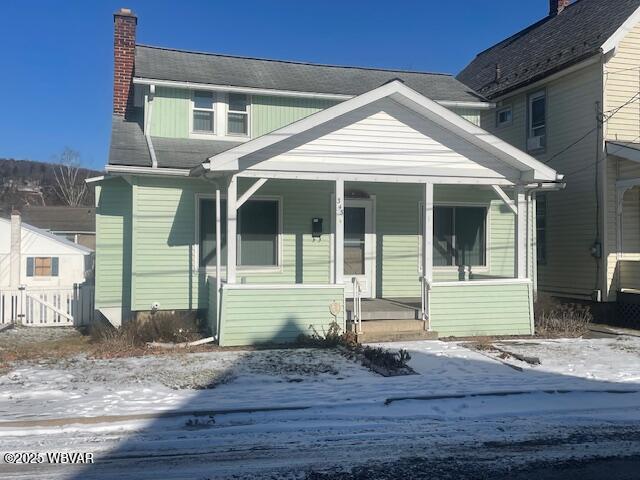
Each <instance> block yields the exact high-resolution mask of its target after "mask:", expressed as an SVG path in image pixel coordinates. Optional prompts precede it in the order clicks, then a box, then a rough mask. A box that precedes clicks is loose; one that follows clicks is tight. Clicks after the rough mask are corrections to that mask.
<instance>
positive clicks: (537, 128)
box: [527, 90, 547, 151]
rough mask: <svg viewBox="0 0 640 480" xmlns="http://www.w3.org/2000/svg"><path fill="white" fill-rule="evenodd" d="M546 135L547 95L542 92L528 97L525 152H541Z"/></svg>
mask: <svg viewBox="0 0 640 480" xmlns="http://www.w3.org/2000/svg"><path fill="white" fill-rule="evenodd" d="M546 135H547V95H546V92H545V91H544V90H541V91H539V92H535V93H532V94H531V95H529V100H528V108H527V150H529V151H533V150H543V149H544V148H545V147H546Z"/></svg>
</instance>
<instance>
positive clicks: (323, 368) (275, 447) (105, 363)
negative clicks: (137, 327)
mask: <svg viewBox="0 0 640 480" xmlns="http://www.w3.org/2000/svg"><path fill="white" fill-rule="evenodd" d="M499 345H500V346H501V348H504V349H507V350H509V351H512V352H517V353H522V354H526V355H528V356H536V357H539V358H540V360H541V362H542V363H541V365H538V366H531V365H529V364H527V363H524V362H518V361H514V360H507V361H508V362H509V363H512V364H517V366H519V367H521V369H522V370H521V371H520V370H517V369H514V368H511V367H509V366H508V365H505V364H504V363H503V361H500V360H498V359H492V358H488V356H487V354H486V353H480V352H477V351H473V350H471V349H469V348H467V347H466V346H465V344H462V343H457V342H441V341H421V342H403V343H392V344H384V345H383V346H384V347H385V348H389V349H394V350H397V349H400V348H404V349H407V350H408V351H409V352H410V353H411V355H412V359H411V361H410V366H411V367H413V369H414V370H416V372H418V373H419V375H409V376H401V377H391V378H384V377H381V376H379V375H376V374H374V373H372V372H371V371H369V370H368V369H366V368H364V367H362V366H360V365H357V364H355V363H353V362H352V361H350V360H348V359H346V358H345V357H343V356H342V355H340V354H339V353H338V352H336V351H332V350H311V349H298V350H294V349H291V350H265V351H219V352H207V353H194V354H175V355H161V356H148V357H138V358H122V359H113V360H90V359H86V358H80V357H77V358H72V359H68V360H51V361H46V362H40V363H18V364H14V365H13V366H12V369H11V370H10V371H9V372H8V373H7V374H5V375H3V376H0V420H1V421H0V450H2V451H9V450H10V451H16V450H18V451H19V450H25V449H26V450H31V451H33V450H34V447H33V445H37V449H44V450H47V449H49V450H50V449H57V450H60V449H61V448H62V449H68V450H81V451H93V452H96V455H97V456H98V458H102V459H103V461H104V462H105V463H103V467H104V465H107V463H108V462H111V463H110V465H111V466H112V467H113V468H116V467H115V465H116V464H117V462H124V460H123V458H127V459H129V458H130V457H132V456H133V457H136V458H137V459H138V460H136V462H137V463H135V466H136V467H135V468H134V466H132V465H133V464H132V463H131V462H133V460H131V461H130V460H127V461H126V462H125V463H126V464H127V467H126V468H127V469H130V475H131V478H144V477H145V475H147V474H148V476H149V477H153V476H154V475H153V473H154V472H155V473H156V474H157V472H158V470H157V469H161V468H162V469H164V468H167V467H166V465H165V464H164V463H163V461H160V460H157V458H156V462H155V463H153V465H154V467H153V468H150V467H149V465H146V464H145V465H146V466H144V467H142V464H143V463H144V462H142V461H141V460H140V458H143V457H145V456H147V455H153V456H155V457H163V455H165V454H166V455H169V453H170V454H171V455H172V456H173V455H175V453H176V452H186V453H184V455H194V454H197V455H199V457H198V458H199V459H200V461H205V460H204V459H206V458H208V459H209V460H207V461H209V462H218V461H222V460H224V461H225V462H226V463H225V468H223V469H217V468H216V469H215V472H211V471H210V470H211V469H210V468H209V469H207V466H206V464H203V465H200V466H199V467H197V468H196V467H194V466H193V465H189V467H188V468H187V467H186V466H184V468H183V469H180V470H179V471H176V472H175V473H176V476H179V475H178V473H180V475H184V474H185V472H192V473H194V472H195V473H194V475H196V474H197V475H201V474H202V473H203V472H205V471H206V475H207V476H206V477H199V476H195V477H194V478H210V477H213V476H221V477H223V476H225V475H227V474H231V473H234V474H235V473H238V472H244V473H243V474H239V475H240V476H239V477H238V478H242V477H243V476H248V475H249V473H251V474H252V475H254V474H255V475H256V476H259V475H258V473H257V471H258V470H260V469H267V470H268V469H269V468H273V469H275V470H278V469H282V468H294V467H295V466H296V465H298V466H300V468H302V465H304V466H305V468H309V467H310V466H324V467H326V466H330V465H334V464H335V465H342V464H343V462H348V463H351V462H352V461H357V462H362V461H366V460H367V458H374V459H375V458H377V457H376V455H377V456H380V455H383V456H385V458H387V457H386V456H387V455H391V456H392V457H390V458H395V457H394V456H396V457H400V456H401V455H406V454H408V453H413V454H420V455H423V454H425V452H426V451H427V450H428V451H431V450H433V449H436V450H437V451H441V450H442V451H444V450H446V449H447V448H454V445H458V446H460V445H462V444H468V443H469V442H471V443H476V442H496V441H497V442H517V441H525V440H527V439H528V438H530V437H531V436H532V435H557V434H558V432H560V431H563V429H569V428H571V429H582V430H584V431H585V432H586V431H592V432H595V431H597V430H598V429H599V428H605V427H606V428H613V429H615V428H623V427H624V428H627V427H629V426H630V425H637V422H638V421H639V420H640V393H638V392H640V338H633V337H618V338H612V339H597V340H581V339H574V340H546V341H538V340H527V341H510V342H501V343H500V344H499ZM560 392H561V393H560ZM303 407H304V409H303V410H295V409H294V408H303ZM283 408H289V410H277V411H276V410H274V411H265V409H266V410H268V409H283ZM250 410H253V411H250ZM162 412H164V413H167V412H169V413H170V416H167V415H164V416H163V417H162V418H155V419H154V418H149V414H150V413H152V414H161V413H162ZM124 415H127V416H128V417H122V416H124ZM78 417H83V418H91V417H98V418H94V419H93V420H86V421H82V420H81V419H79V418H78ZM118 417H119V418H118ZM54 419H68V420H66V421H59V420H55V421H53V420H54ZM48 420H51V421H48ZM81 422H82V424H81ZM3 423H4V424H3ZM516 427H517V428H516ZM629 428H630V427H629ZM35 439H37V443H34V440H35ZM354 442H355V443H354ZM365 444H366V445H368V448H367V449H366V451H364V452H362V451H360V450H361V447H362V445H365ZM285 445H288V446H285ZM446 445H449V447H446ZM294 446H295V447H294ZM418 447H419V451H418V452H416V451H415V449H416V448H418ZM601 447H602V446H601ZM289 448H291V449H293V450H295V452H296V453H294V452H293V451H289V450H288V449H289ZM354 448H355V449H356V450H357V451H358V457H357V460H354V458H353V456H354V455H353V454H352V453H349V452H350V449H354ZM363 448H364V447H362V449H363ZM602 448H604V447H602ZM618 448H620V445H617V446H612V447H611V450H612V451H615V450H616V449H618ZM625 448H626V450H625V452H632V451H636V450H637V451H638V453H640V445H638V444H637V442H636V444H634V445H632V446H629V445H626V446H625ZM438 449H440V450H438ZM634 449H635V450H634ZM238 452H243V454H242V455H244V456H243V457H242V458H244V460H243V462H240V463H239V458H240V457H239V455H240V453H238ZM256 452H262V453H256ZM265 452H269V453H268V454H267V453H265ZM304 452H306V453H304ZM432 453H433V452H432ZM547 453H548V452H547ZM574 454H575V452H574ZM300 455H302V456H300ZM559 455H560V453H559ZM145 458H146V457H145ZM172 458H173V457H172ZM252 458H253V459H254V460H255V462H254V463H252V460H251V459H252ZM141 462H142V463H141ZM123 465H124V464H123ZM2 467H3V465H2V464H1V463H0V472H2ZM95 468H96V469H95V470H91V472H92V473H95V475H96V477H97V478H98V477H100V475H99V473H100V472H103V473H104V472H106V471H107V470H101V469H100V468H102V467H95ZM104 468H105V469H106V468H107V467H104ZM118 468H124V467H118ZM194 468H195V470H193V469H194ZM154 469H156V470H154ZM108 471H109V472H111V474H113V471H112V470H108ZM127 471H129V470H127ZM260 471H262V470H260ZM265 471H266V470H265ZM22 472H23V471H22V470H19V469H17V468H14V469H13V470H10V471H8V472H5V476H8V475H9V474H10V473H11V474H15V475H16V477H19V476H20V475H21V474H22ZM65 472H66V473H65ZM163 472H164V475H163V476H162V478H170V477H171V475H169V474H168V473H167V471H165V470H163ZM63 473H65V474H68V471H67V470H65V471H64V472H63ZM120 473H126V472H120ZM143 473H144V474H143ZM29 474H30V476H31V477H32V478H38V475H39V474H42V478H51V472H50V471H45V470H37V469H36V470H30V471H29ZM86 474H87V472H84V474H83V475H82V478H89V477H90V475H86ZM104 474H105V478H108V475H107V474H106V473H104ZM3 478H4V477H3ZM156 478H158V477H157V476H156ZM274 478H278V477H277V476H276V477H274Z"/></svg>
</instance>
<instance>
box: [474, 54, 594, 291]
mask: <svg viewBox="0 0 640 480" xmlns="http://www.w3.org/2000/svg"><path fill="white" fill-rule="evenodd" d="M543 88H544V89H545V90H546V92H547V105H548V108H547V112H548V113H547V148H546V151H545V152H543V153H541V154H537V155H535V156H536V158H538V159H539V160H541V161H543V162H549V165H550V166H551V167H552V168H554V169H556V170H557V171H558V173H561V174H566V175H567V177H566V181H567V188H566V190H564V191H562V192H554V193H550V194H549V195H548V197H547V199H548V202H547V211H548V218H547V262H546V265H540V266H539V267H538V283H539V288H540V289H541V290H545V291H552V292H555V293H558V294H565V295H572V296H573V295H575V296H587V295H590V294H591V292H592V290H593V289H594V288H595V286H596V281H597V263H596V261H595V260H594V259H593V258H592V257H591V255H590V252H589V249H590V247H591V245H592V244H593V242H594V240H595V236H596V221H597V220H596V193H595V188H594V185H595V165H596V161H597V158H598V157H597V155H598V154H599V153H598V151H599V143H598V141H597V133H596V132H597V130H596V126H597V123H596V113H595V112H596V102H598V101H602V74H601V67H600V64H592V65H590V66H587V67H585V68H583V69H581V70H578V71H576V72H574V73H571V74H569V75H565V76H563V77H561V78H559V79H556V80H554V81H552V82H548V83H547V84H546V85H543V86H542V87H536V88H533V89H531V91H529V92H525V93H521V94H518V95H515V96H513V97H510V98H506V99H504V100H502V101H501V102H499V103H498V106H499V107H501V106H504V105H511V107H512V110H513V122H512V124H511V125H508V126H504V127H500V128H496V122H495V111H488V112H485V113H483V115H482V127H483V128H485V129H486V130H489V131H490V132H492V133H495V134H496V135H497V136H499V137H500V138H502V139H504V140H505V141H508V142H509V143H511V144H512V145H514V146H516V147H518V148H520V149H523V150H526V116H527V95H528V94H529V93H533V92H536V91H538V90H540V89H543ZM588 132H591V133H589V134H588V135H586V137H585V138H584V139H582V140H581V141H580V142H578V143H577V144H575V145H574V146H572V147H571V148H569V149H568V150H567V151H566V152H564V153H562V154H559V152H561V151H562V150H564V149H565V148H566V147H567V146H569V145H571V144H573V143H574V142H576V141H577V140H578V139H580V138H581V137H583V136H584V135H585V134H586V133H588ZM556 154H558V155H557V156H555V155H556Z"/></svg>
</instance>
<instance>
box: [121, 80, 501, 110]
mask: <svg viewBox="0 0 640 480" xmlns="http://www.w3.org/2000/svg"><path fill="white" fill-rule="evenodd" d="M133 83H134V84H136V85H149V86H150V87H155V86H156V85H157V86H163V87H171V88H183V89H197V90H216V91H220V92H237V93H246V94H249V95H251V94H253V95H274V96H279V97H298V98H315V99H323V100H337V101H344V100H349V99H350V98H353V97H357V96H358V95H345V94H341V93H318V92H298V91H294V90H276V89H270V88H256V87H236V86H232V85H217V84H213V83H199V82H183V81H176V80H161V79H158V78H141V77H134V79H133ZM434 101H435V102H436V103H439V104H440V105H442V106H443V107H449V108H473V109H478V110H489V109H491V108H495V104H494V103H492V102H488V101H478V102H473V101H456V100H434Z"/></svg>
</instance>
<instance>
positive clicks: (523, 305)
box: [430, 280, 534, 337]
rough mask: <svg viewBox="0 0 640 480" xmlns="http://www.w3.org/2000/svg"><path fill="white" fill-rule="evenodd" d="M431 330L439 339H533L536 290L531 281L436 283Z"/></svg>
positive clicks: (433, 295) (432, 303)
mask: <svg viewBox="0 0 640 480" xmlns="http://www.w3.org/2000/svg"><path fill="white" fill-rule="evenodd" d="M430 304H431V312H430V314H431V328H432V330H435V331H437V332H438V334H439V336H440V337H447V336H456V337H474V336H480V335H533V333H534V324H533V286H532V283H531V281H529V280H504V281H500V280H487V281H477V282H447V283H441V284H438V283H435V284H434V285H433V287H432V290H431V302H430Z"/></svg>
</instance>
